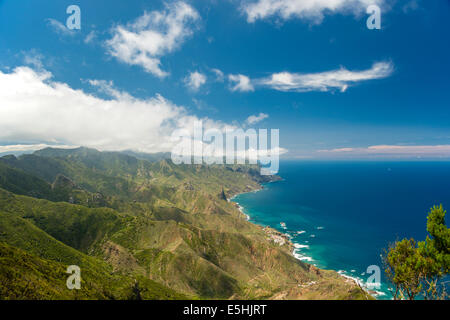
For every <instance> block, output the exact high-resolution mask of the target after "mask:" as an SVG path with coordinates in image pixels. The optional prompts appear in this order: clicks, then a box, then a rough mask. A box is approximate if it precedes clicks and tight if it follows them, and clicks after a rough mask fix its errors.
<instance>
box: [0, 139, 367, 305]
mask: <svg viewBox="0 0 450 320" xmlns="http://www.w3.org/2000/svg"><path fill="white" fill-rule="evenodd" d="M2 168H3V169H2ZM4 172H7V173H11V172H12V173H14V174H4ZM18 176H20V177H21V179H22V177H26V179H28V180H26V179H25V180H23V179H22V180H21V181H22V182H21V183H19V182H18V181H16V180H17V177H18ZM277 179H279V178H278V177H266V176H260V175H259V171H258V167H257V166H249V165H227V166H219V165H216V166H206V165H175V164H173V163H172V162H171V161H170V159H163V160H159V161H154V162H151V161H148V160H145V159H138V158H136V157H133V156H131V155H128V154H120V153H109V152H100V151H97V150H93V149H87V148H77V149H72V150H71V149H69V150H67V149H64V150H62V149H59V150H54V149H45V150H42V151H37V152H35V153H34V154H32V155H22V156H19V157H17V158H15V159H13V158H12V157H10V156H7V157H2V158H0V182H1V184H0V188H1V189H0V243H2V244H3V245H4V246H10V247H12V249H11V248H9V247H6V249H5V248H4V249H3V250H5V252H9V253H11V252H18V253H17V255H18V256H23V257H27V260H30V261H33V262H32V264H33V263H34V264H33V265H35V264H36V263H38V262H39V263H40V262H42V261H41V260H43V261H47V262H48V263H50V264H51V263H53V262H55V263H61V261H58V259H59V255H60V254H61V252H68V251H67V250H69V251H70V252H72V253H71V254H68V253H66V254H65V255H63V256H67V255H68V256H69V257H72V259H73V260H75V262H77V263H81V264H82V265H81V266H80V267H81V269H82V270H85V268H88V269H89V268H93V270H96V269H97V270H103V271H98V272H97V273H96V274H95V276H92V277H91V278H92V279H96V281H97V282H95V281H94V280H89V281H92V283H95V284H96V285H97V287H96V288H97V291H100V292H103V291H105V290H106V291H107V292H108V294H104V295H102V294H98V295H95V294H92V295H89V294H87V295H85V296H83V297H81V296H80V298H88V299H108V298H111V297H115V298H120V299H130V298H131V294H129V295H128V293H129V292H133V288H134V284H133V281H131V280H130V279H133V278H138V279H140V280H139V287H142V288H143V290H147V291H146V292H147V294H146V295H144V296H146V297H151V298H163V299H164V298H169V299H170V298H174V299H176V298H180V297H184V298H186V297H188V298H201V299H211V298H215V299H269V298H272V299H314V298H325V299H367V298H370V296H368V295H367V294H366V293H365V292H364V291H363V290H362V289H361V288H359V287H358V286H357V285H356V284H355V283H352V282H351V281H350V282H349V281H348V280H346V279H344V278H343V277H341V276H340V275H338V274H337V273H336V272H334V271H328V270H319V271H317V270H315V269H312V268H311V266H309V265H307V264H305V263H303V262H301V261H299V260H296V259H295V258H294V257H293V255H292V245H291V244H289V243H286V244H284V245H282V246H280V245H279V244H276V243H274V242H273V241H272V240H271V238H270V236H268V234H267V233H266V231H265V230H263V228H262V227H259V226H257V225H254V224H251V223H249V222H248V221H246V219H245V217H244V215H243V214H242V213H241V212H240V211H239V210H238V208H237V206H236V205H235V204H234V203H231V202H229V201H227V200H226V199H229V198H230V197H231V196H232V195H235V194H237V193H240V192H248V191H252V190H257V189H259V188H260V187H261V185H260V184H261V183H263V182H269V181H271V180H277ZM23 181H25V182H23ZM28 181H30V182H28ZM17 186H20V187H21V189H20V190H19V191H21V192H18V191H17ZM8 189H9V190H8ZM35 189H36V190H38V191H41V189H42V190H46V192H48V194H46V193H43V194H42V197H36V196H35V194H34V193H33V192H34V191H36V190H35ZM55 190H57V191H58V192H55ZM42 192H43V191H41V193H42ZM94 200H95V201H94ZM30 230H32V231H33V232H31V231H30ZM33 234H34V235H35V237H34V238H33V237H32V238H30V237H29V236H30V235H33ZM39 239H40V240H39ZM50 239H52V240H50ZM55 241H56V243H59V244H60V245H55V244H54V243H55ZM52 243H53V244H52ZM50 244H52V245H50ZM61 245H62V246H63V247H64V248H66V249H64V250H63V249H62V248H63V247H61ZM38 248H39V249H40V250H38ZM69 248H70V249H69ZM16 249H17V250H19V251H15V250H16ZM20 250H22V251H24V252H25V254H23V253H22V251H20ZM72 250H74V251H72ZM79 255H82V256H83V257H85V258H84V260H83V259H81V260H80V259H79V258H78V259H75V258H74V257H75V256H79ZM12 256H14V254H13V255H12ZM8 257H9V259H11V254H9V256H8ZM64 262H65V263H69V262H70V261H69V260H65V261H64ZM30 263H31V262H30ZM74 264H75V263H74ZM92 266H94V267H92ZM33 270H34V269H33ZM105 270H108V271H105ZM5 272H6V271H5ZM8 272H10V271H8ZM102 272H104V273H105V274H108V275H110V276H111V277H112V278H120V279H122V280H117V281H119V282H120V281H122V282H123V284H124V285H123V286H120V285H118V286H116V287H113V288H112V287H111V285H110V283H111V281H113V280H111V279H110V278H108V277H106V276H105V275H102ZM135 280H136V279H135ZM4 281H6V280H4ZM53 281H56V280H53ZM58 281H60V280H58ZM136 281H137V280H136ZM149 281H153V282H149ZM19 282H20V281H19ZM113 282H114V281H113ZM114 283H115V282H114ZM141 283H143V284H142V285H141ZM145 283H147V285H145ZM86 284H87V283H86ZM307 284H309V285H307ZM102 286H104V288H107V289H104V288H102ZM124 286H125V287H126V288H123V287H124ZM7 287H11V283H9V284H7ZM118 287H121V288H118ZM100 288H102V289H100ZM145 288H147V289H145ZM152 288H153V289H152ZM102 290H103V291H102ZM152 290H153V291H152ZM67 291H68V292H67V295H66V296H64V294H62V293H61V294H62V295H63V297H65V298H68V299H71V298H74V296H73V294H71V293H70V292H69V291H70V290H67ZM94 291H95V290H94ZM61 292H65V291H64V290H63V291H61ZM124 292H128V293H127V294H125V293H124ZM0 293H1V294H0V298H3V299H4V298H8V293H7V291H6V290H3V291H1V290H0ZM30 294H31V295H32V296H33V294H36V296H39V295H38V294H37V293H36V292H34V293H33V292H31V293H30ZM9 298H17V296H9Z"/></svg>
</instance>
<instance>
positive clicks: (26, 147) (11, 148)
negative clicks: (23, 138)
mask: <svg viewBox="0 0 450 320" xmlns="http://www.w3.org/2000/svg"><path fill="white" fill-rule="evenodd" d="M49 147H50V148H51V147H58V148H59V149H72V148H76V147H79V146H66V145H61V144H58V145H56V146H55V145H50V144H45V143H39V144H12V145H5V146H0V154H5V153H12V152H27V151H36V150H41V149H45V148H49Z"/></svg>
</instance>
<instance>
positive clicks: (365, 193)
mask: <svg viewBox="0 0 450 320" xmlns="http://www.w3.org/2000/svg"><path fill="white" fill-rule="evenodd" d="M279 175H280V176H281V177H282V178H283V179H284V180H283V181H277V182H273V183H269V184H265V185H264V189H263V190H261V191H258V192H252V193H246V194H240V195H238V196H236V197H234V198H233V200H232V201H234V202H237V203H238V204H239V205H240V206H242V207H243V208H242V210H243V212H244V213H245V214H247V215H248V216H249V217H250V221H251V222H253V223H256V224H260V225H264V226H270V227H273V228H275V229H277V230H279V231H281V232H284V233H286V234H288V235H289V236H290V237H291V239H292V241H293V242H294V243H295V244H296V247H297V248H296V250H295V254H296V256H297V257H298V258H299V259H301V260H303V261H305V262H308V263H312V264H315V265H316V266H318V267H320V268H324V269H333V270H336V271H340V272H341V273H343V274H345V275H347V276H351V277H353V278H355V279H358V280H359V281H360V282H361V283H363V284H364V283H365V282H366V281H367V280H368V278H369V276H370V274H368V273H367V268H368V267H369V266H371V265H376V266H379V267H380V269H381V288H379V289H375V290H376V291H378V292H379V293H380V295H378V296H377V298H379V299H390V298H391V295H390V292H389V290H388V285H387V283H386V279H385V278H384V274H383V267H382V264H381V259H380V254H381V253H382V252H383V249H384V248H386V247H387V246H388V244H389V243H390V242H393V241H395V240H398V239H401V238H404V237H408V238H409V237H414V238H415V239H417V240H423V239H424V238H425V237H426V216H427V213H428V211H429V209H430V207H432V206H433V205H434V204H440V203H442V204H443V205H444V207H445V208H447V209H448V208H450V162H420V161H417V162H399V161H397V162H363V161H361V162H322V161H317V162H307V161H297V162H295V161H284V162H281V163H280V172H279ZM280 222H284V223H285V224H286V227H282V225H280Z"/></svg>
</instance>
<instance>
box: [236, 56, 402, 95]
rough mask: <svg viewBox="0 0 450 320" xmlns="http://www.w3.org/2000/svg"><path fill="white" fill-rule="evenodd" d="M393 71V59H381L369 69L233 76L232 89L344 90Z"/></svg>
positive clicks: (284, 90) (380, 77) (387, 75)
mask: <svg viewBox="0 0 450 320" xmlns="http://www.w3.org/2000/svg"><path fill="white" fill-rule="evenodd" d="M393 71H394V66H393V64H392V63H391V62H378V63H375V64H373V65H372V67H371V68H370V69H367V70H362V71H350V70H348V69H346V68H344V67H341V68H340V69H337V70H331V71H325V72H318V73H291V72H279V73H274V74H272V75H271V76H269V77H266V78H259V79H250V78H249V77H247V76H244V75H230V76H229V80H230V81H231V82H232V83H233V86H232V87H231V90H232V91H242V92H244V91H253V90H254V89H255V88H270V89H273V90H277V91H283V92H308V91H323V92H325V91H332V90H340V91H342V92H345V91H346V90H347V89H348V87H350V86H352V85H355V84H356V83H358V82H362V81H368V80H376V79H382V78H386V77H389V76H390V75H391V74H392V73H393Z"/></svg>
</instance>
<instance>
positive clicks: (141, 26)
mask: <svg viewBox="0 0 450 320" xmlns="http://www.w3.org/2000/svg"><path fill="white" fill-rule="evenodd" d="M199 18H200V16H199V14H198V12H197V11H196V10H195V9H194V8H192V7H191V6H190V5H188V4H186V3H184V2H175V3H172V4H169V5H166V8H165V10H164V11H152V12H150V13H147V12H145V13H144V15H143V16H141V17H139V18H138V19H137V20H135V21H134V22H133V23H129V24H128V25H126V26H122V25H119V26H117V27H115V28H114V29H113V37H112V39H110V40H108V41H107V42H106V46H107V48H108V52H109V54H111V55H112V56H114V57H116V58H117V59H118V60H120V61H122V62H125V63H127V64H130V65H138V66H141V67H143V68H144V69H145V71H147V72H149V73H152V74H154V75H155V76H157V77H160V78H162V77H165V76H167V75H168V72H166V71H164V70H162V69H161V60H160V58H161V57H162V56H164V55H165V54H167V53H170V52H172V51H174V50H175V49H177V48H179V46H180V45H181V44H182V43H183V42H184V40H185V39H186V38H187V37H189V36H191V35H192V33H193V30H192V24H193V23H194V22H195V21H197V20H198V19H199Z"/></svg>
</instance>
